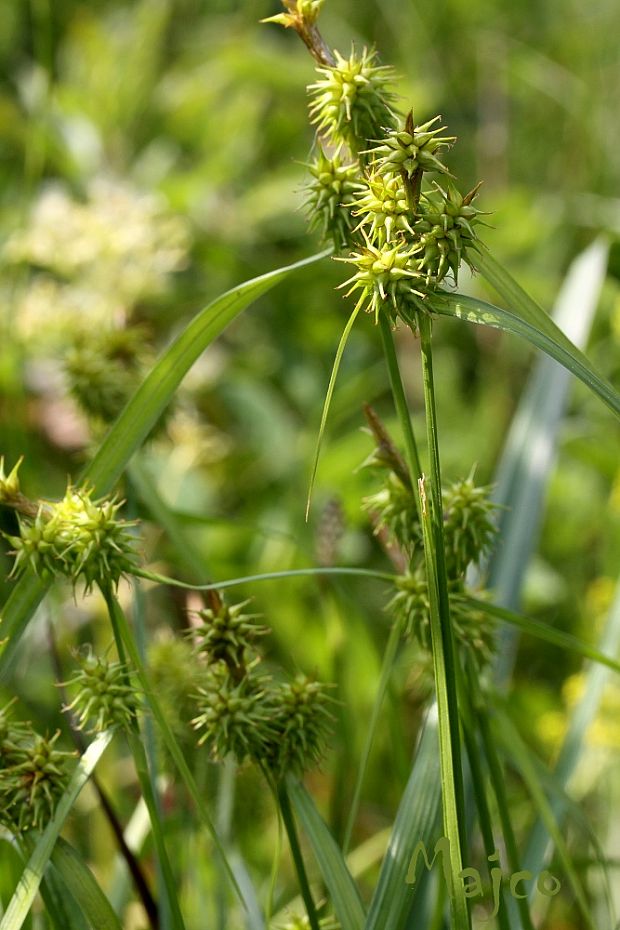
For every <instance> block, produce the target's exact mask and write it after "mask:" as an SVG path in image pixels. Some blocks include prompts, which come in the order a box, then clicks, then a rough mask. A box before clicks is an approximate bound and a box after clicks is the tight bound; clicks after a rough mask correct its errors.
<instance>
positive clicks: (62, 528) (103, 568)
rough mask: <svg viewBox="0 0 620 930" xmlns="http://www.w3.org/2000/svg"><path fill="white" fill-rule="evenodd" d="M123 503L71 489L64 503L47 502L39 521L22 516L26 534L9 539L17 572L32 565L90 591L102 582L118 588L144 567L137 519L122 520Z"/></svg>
mask: <svg viewBox="0 0 620 930" xmlns="http://www.w3.org/2000/svg"><path fill="white" fill-rule="evenodd" d="M122 504H123V502H122V501H119V500H117V499H116V498H109V497H104V498H101V499H99V500H96V501H94V500H93V499H92V490H90V489H88V488H74V487H73V486H72V485H69V487H68V488H67V491H66V493H65V496H64V497H63V499H62V500H60V501H44V502H41V504H40V506H39V510H38V513H37V515H36V517H35V519H34V520H32V521H31V520H27V519H25V518H23V517H21V516H20V518H19V522H20V535H19V536H7V538H8V539H9V540H10V542H11V543H12V545H13V546H14V553H15V556H16V558H15V564H14V566H13V571H12V574H18V575H19V574H20V573H21V572H22V571H23V570H24V569H25V568H26V566H27V565H30V566H31V567H32V568H33V569H34V570H35V571H36V572H38V573H40V574H44V575H47V576H54V575H65V576H66V577H67V578H70V579H71V581H72V582H73V584H74V585H75V584H77V582H78V581H79V580H80V579H82V580H83V581H84V582H85V585H86V590H87V591H89V590H90V589H91V588H92V586H93V584H95V583H96V582H101V583H109V584H112V585H117V584H118V582H119V580H120V578H121V576H123V575H125V574H131V573H132V572H133V571H134V570H135V569H136V568H137V566H138V557H137V553H136V540H135V537H134V535H133V533H132V532H131V529H132V527H133V526H135V525H136V522H135V521H126V520H121V519H120V518H119V517H118V511H119V510H120V508H121V506H122Z"/></svg>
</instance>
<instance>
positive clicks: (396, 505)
mask: <svg viewBox="0 0 620 930" xmlns="http://www.w3.org/2000/svg"><path fill="white" fill-rule="evenodd" d="M362 506H363V508H364V510H366V512H367V513H369V514H371V515H374V517H375V520H376V528H377V531H378V530H381V529H383V528H385V529H386V530H387V531H388V533H389V535H390V537H391V538H392V541H393V542H395V543H396V544H397V545H398V546H399V547H400V548H401V549H402V550H403V551H404V552H405V553H407V555H409V556H410V557H411V556H412V555H413V553H414V552H415V551H417V550H419V549H420V547H421V546H422V526H421V524H420V517H419V515H418V508H417V506H416V501H415V498H414V496H413V492H412V491H411V489H410V488H407V487H405V486H404V484H403V483H402V481H401V480H400V479H399V478H397V477H396V475H395V474H394V472H389V473H388V476H387V479H386V481H385V484H384V486H383V488H381V490H380V491H378V492H377V493H376V494H371V495H369V496H368V497H365V498H364V500H363V502H362Z"/></svg>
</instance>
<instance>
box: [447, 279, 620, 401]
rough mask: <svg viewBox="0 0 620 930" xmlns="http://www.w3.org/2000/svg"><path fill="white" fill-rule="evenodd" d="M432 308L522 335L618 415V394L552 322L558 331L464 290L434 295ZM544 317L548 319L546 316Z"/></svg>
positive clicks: (469, 321) (452, 315) (470, 321)
mask: <svg viewBox="0 0 620 930" xmlns="http://www.w3.org/2000/svg"><path fill="white" fill-rule="evenodd" d="M432 309H433V310H434V311H435V312H436V313H439V314H441V315H442V316H450V317H456V318H458V319H460V320H465V321H467V322H468V323H478V324H480V325H482V326H490V327H492V328H493V329H501V330H503V331H504V332H506V333H512V334H513V335H515V336H521V337H522V338H523V339H526V340H527V341H528V342H529V343H531V344H532V345H533V346H535V347H536V348H537V349H541V350H542V351H543V352H546V354H547V355H549V356H551V358H554V359H555V360H556V362H559V363H560V364H561V365H563V366H564V367H565V368H567V369H568V371H570V372H571V373H572V374H574V375H575V377H577V378H579V380H580V381H583V383H584V384H585V385H587V387H589V388H590V390H591V391H593V392H594V393H595V394H596V395H597V396H598V397H599V398H600V399H601V400H602V401H603V403H604V404H606V406H607V407H609V409H610V410H612V411H613V412H614V413H615V414H616V415H617V416H620V395H619V394H618V393H617V391H616V390H615V389H614V388H613V387H612V385H611V384H609V382H607V381H606V380H605V379H604V378H602V377H600V375H598V374H597V373H596V372H595V370H594V369H593V368H592V366H591V364H590V363H589V362H588V360H587V358H586V357H585V356H584V355H583V353H582V352H580V351H579V349H576V348H575V346H573V345H572V343H571V342H570V340H568V339H566V337H565V336H564V335H563V334H562V337H561V339H560V338H559V337H558V335H557V333H561V331H560V330H559V329H557V327H555V325H554V328H555V329H556V330H557V332H556V333H553V334H549V333H548V332H547V327H545V330H542V329H538V328H537V327H536V326H535V325H532V324H531V323H529V322H528V321H527V320H524V319H522V318H521V317H518V316H516V314H514V313H511V312H510V311H508V310H501V309H500V308H499V307H495V306H493V304H489V303H487V302H486V301H484V300H480V299H479V298H476V297H466V296H464V295H463V294H454V295H450V294H445V295H443V294H442V295H441V296H434V297H433V303H432ZM541 312H542V311H541ZM547 319H548V320H549V321H550V318H549V317H547ZM550 322H551V321H550Z"/></svg>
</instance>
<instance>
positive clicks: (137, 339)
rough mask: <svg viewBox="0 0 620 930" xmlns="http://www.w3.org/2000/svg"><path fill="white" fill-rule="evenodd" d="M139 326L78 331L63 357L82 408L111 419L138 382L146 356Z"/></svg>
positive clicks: (67, 373)
mask: <svg viewBox="0 0 620 930" xmlns="http://www.w3.org/2000/svg"><path fill="white" fill-rule="evenodd" d="M146 341H147V340H146V333H145V330H143V329H142V328H141V327H132V328H129V329H109V328H102V329H100V330H96V331H94V332H92V331H89V332H88V333H83V332H78V333H77V334H76V335H75V336H74V338H73V342H72V345H71V347H70V348H69V349H68V351H67V354H66V355H65V358H64V367H65V373H66V376H67V380H68V382H69V390H70V392H71V394H72V395H73V396H74V398H75V399H76V401H77V402H78V404H79V405H80V407H81V408H82V410H83V411H84V412H85V413H86V414H87V415H88V416H89V417H93V418H94V419H95V420H100V421H102V422H103V423H110V422H111V421H112V420H114V419H115V418H116V417H117V416H118V414H119V413H120V411H121V410H122V409H123V407H124V406H125V404H126V402H127V400H128V399H129V397H130V396H131V394H132V392H133V391H134V390H135V388H136V387H137V385H138V381H139V375H140V371H141V369H142V367H143V363H144V360H145V352H144V345H145V343H146Z"/></svg>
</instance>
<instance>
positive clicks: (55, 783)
mask: <svg viewBox="0 0 620 930" xmlns="http://www.w3.org/2000/svg"><path fill="white" fill-rule="evenodd" d="M59 735H60V731H58V732H57V733H55V734H54V736H52V737H51V738H47V737H43V736H40V735H39V734H37V733H30V734H28V736H27V738H26V739H24V740H23V741H20V742H19V744H18V746H17V749H16V751H15V753H14V754H13V755H12V757H11V758H10V760H8V764H7V760H6V759H5V758H3V759H2V760H1V765H0V824H1V825H2V826H4V827H6V828H7V829H8V830H10V831H11V832H13V833H18V834H19V833H24V832H26V831H28V830H41V829H43V828H44V827H45V826H46V825H47V823H48V822H49V821H50V820H51V818H52V817H53V816H54V811H55V809H56V804H57V803H58V800H59V798H60V797H61V795H62V793H63V792H64V790H65V788H66V787H67V783H68V771H67V765H68V762H69V759H72V758H74V757H75V753H73V752H63V751H61V750H59V749H56V748H55V743H56V741H57V739H58V737H59Z"/></svg>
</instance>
